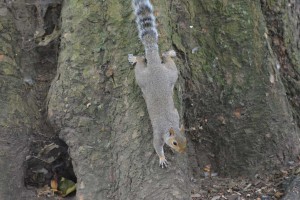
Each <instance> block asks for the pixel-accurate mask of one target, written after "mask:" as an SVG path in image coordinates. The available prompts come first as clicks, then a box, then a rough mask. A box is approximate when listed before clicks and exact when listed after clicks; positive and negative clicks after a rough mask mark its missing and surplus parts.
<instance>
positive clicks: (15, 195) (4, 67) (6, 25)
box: [0, 1, 38, 199]
mask: <svg viewBox="0 0 300 200" xmlns="http://www.w3.org/2000/svg"><path fill="white" fill-rule="evenodd" d="M0 34H1V35H0V88H1V95H0V102H1V103H0V171H1V177H0V199H19V198H21V197H22V196H23V195H24V194H23V192H25V190H24V180H23V179H24V161H25V156H26V155H28V147H29V139H30V136H31V133H32V129H34V124H35V123H34V122H35V119H34V116H35V115H36V113H37V112H38V111H37V109H36V107H35V105H34V104H32V103H31V102H30V99H28V96H29V94H28V92H29V90H28V88H26V87H25V85H24V82H23V80H22V77H21V73H20V71H19V70H20V63H19V62H18V61H19V60H18V58H20V57H19V54H20V52H21V51H20V48H19V46H18V45H17V40H18V38H19V34H18V32H17V30H16V27H15V23H14V18H13V15H12V13H11V12H10V11H9V9H8V8H7V5H6V4H5V3H4V2H3V1H1V2H0Z"/></svg>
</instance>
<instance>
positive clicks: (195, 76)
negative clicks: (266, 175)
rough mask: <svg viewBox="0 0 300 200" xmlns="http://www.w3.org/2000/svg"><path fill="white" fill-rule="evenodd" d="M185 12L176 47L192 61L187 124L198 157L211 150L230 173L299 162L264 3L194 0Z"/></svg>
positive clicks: (215, 160)
mask: <svg viewBox="0 0 300 200" xmlns="http://www.w3.org/2000/svg"><path fill="white" fill-rule="evenodd" d="M184 5H186V6H184ZM183 8H185V9H186V10H185V9H183ZM180 10H182V13H181V14H180V18H179V25H180V24H182V26H183V27H182V28H181V29H178V30H179V31H178V32H179V34H180V35H179V37H177V38H181V42H180V43H179V44H178V43H175V45H176V47H177V48H178V49H179V50H181V51H182V52H184V54H185V58H186V60H187V65H186V67H187V69H188V73H187V77H188V78H189V79H190V80H187V81H186V85H187V86H186V88H187V94H188V95H187V100H186V103H187V105H186V106H187V110H186V121H187V123H188V124H189V127H190V130H191V133H192V137H193V139H195V140H198V141H200V146H198V145H196V148H197V149H198V152H199V153H200V152H205V151H207V149H209V152H213V154H208V156H207V157H208V158H207V159H208V160H210V161H211V162H212V163H213V164H214V163H215V166H216V168H217V169H218V171H220V172H221V173H222V174H227V175H229V174H230V175H246V174H248V175H249V172H250V175H251V174H253V175H254V174H255V173H257V172H259V171H261V170H264V169H268V170H270V169H274V168H275V167H276V166H277V167H278V166H279V165H281V164H283V163H286V162H287V161H289V160H293V159H295V156H296V155H298V153H299V131H298V129H297V126H296V123H295V120H294V119H293V117H292V110H291V107H290V105H289V102H288V101H287V97H286V93H285V89H284V87H283V84H282V81H281V78H280V74H279V71H278V69H277V68H276V63H277V62H278V61H277V60H278V57H277V56H276V54H274V52H273V50H272V48H271V44H270V38H269V37H268V31H267V29H266V23H265V20H264V16H263V14H262V9H261V4H260V1H205V2H203V3H200V2H198V1H192V2H191V1H189V2H188V3H186V4H183V5H180V6H178V11H180ZM185 20H186V21H188V20H190V21H189V23H187V22H186V21H185ZM187 24H190V25H193V27H192V28H191V29H190V31H189V33H188V34H187V33H186V32H185V30H186V29H187V28H188V27H187V26H186V25H187ZM183 46H184V48H183ZM182 48H183V49H182ZM192 52H194V53H192ZM184 75H185V74H184ZM198 141H197V143H198ZM197 143H196V144H197ZM202 145H203V146H202ZM196 155H197V154H196ZM196 157H197V156H196ZM200 158H201V157H200ZM204 159H205V158H204ZM202 160H203V159H202ZM204 164H205V163H201V160H200V161H199V165H200V166H201V165H204Z"/></svg>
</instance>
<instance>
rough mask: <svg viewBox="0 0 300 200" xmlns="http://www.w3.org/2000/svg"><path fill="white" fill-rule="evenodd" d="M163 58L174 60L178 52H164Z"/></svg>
mask: <svg viewBox="0 0 300 200" xmlns="http://www.w3.org/2000/svg"><path fill="white" fill-rule="evenodd" d="M162 56H163V57H171V58H174V57H176V52H175V51H174V50H169V51H167V52H164V53H163V54H162Z"/></svg>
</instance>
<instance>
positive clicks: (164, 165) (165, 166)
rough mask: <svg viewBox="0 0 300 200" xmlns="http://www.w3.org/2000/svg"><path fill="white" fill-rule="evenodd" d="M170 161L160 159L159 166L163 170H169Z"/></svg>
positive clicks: (163, 158)
mask: <svg viewBox="0 0 300 200" xmlns="http://www.w3.org/2000/svg"><path fill="white" fill-rule="evenodd" d="M168 164H169V163H168V161H167V160H166V158H165V157H160V158H159V166H160V167H161V168H167V167H168Z"/></svg>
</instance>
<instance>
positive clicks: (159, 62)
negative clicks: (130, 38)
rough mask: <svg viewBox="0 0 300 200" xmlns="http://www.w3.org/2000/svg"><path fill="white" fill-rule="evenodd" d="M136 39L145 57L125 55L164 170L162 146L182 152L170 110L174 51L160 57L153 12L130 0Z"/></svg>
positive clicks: (144, 0) (175, 114)
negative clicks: (150, 125) (145, 110)
mask: <svg viewBox="0 0 300 200" xmlns="http://www.w3.org/2000/svg"><path fill="white" fill-rule="evenodd" d="M133 8H134V11H135V15H136V23H137V26H138V30H139V37H140V39H141V41H142V43H143V45H144V47H145V54H146V58H145V57H141V56H133V55H132V54H129V55H128V61H129V62H130V63H131V64H133V65H134V64H135V78H136V82H137V84H138V85H139V87H140V88H141V90H142V93H143V97H144V99H145V101H146V104H147V110H148V113H149V116H150V120H151V124H152V128H153V145H154V148H155V151H156V153H157V154H158V156H159V165H160V166H161V167H162V168H164V167H167V165H168V162H167V160H166V158H165V155H164V149H163V146H164V144H167V145H168V146H170V147H171V148H172V149H174V150H176V151H177V152H180V153H182V152H184V151H185V149H186V138H185V136H184V129H183V127H181V128H180V127H179V114H178V111H177V109H176V108H175V106H174V101H173V88H174V85H175V82H176V80H177V78H178V71H177V68H176V65H175V63H174V61H173V60H172V57H175V56H176V53H175V51H174V50H170V51H167V52H165V53H163V54H162V59H161V58H160V55H159V50H158V42H157V41H158V34H157V30H156V25H155V17H154V15H153V8H152V5H151V3H150V1H149V0H133Z"/></svg>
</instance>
